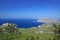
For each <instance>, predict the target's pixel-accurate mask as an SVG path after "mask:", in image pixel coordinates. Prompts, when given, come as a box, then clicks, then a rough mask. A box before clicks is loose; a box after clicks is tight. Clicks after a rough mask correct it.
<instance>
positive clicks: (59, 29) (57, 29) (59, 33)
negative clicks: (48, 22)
mask: <svg viewBox="0 0 60 40" xmlns="http://www.w3.org/2000/svg"><path fill="white" fill-rule="evenodd" d="M53 27H54V33H55V38H56V40H60V25H56V24H53Z"/></svg>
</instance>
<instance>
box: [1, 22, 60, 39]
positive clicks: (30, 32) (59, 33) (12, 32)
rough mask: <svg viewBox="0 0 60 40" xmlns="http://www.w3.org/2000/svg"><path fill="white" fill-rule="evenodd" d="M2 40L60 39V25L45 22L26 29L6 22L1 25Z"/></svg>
mask: <svg viewBox="0 0 60 40" xmlns="http://www.w3.org/2000/svg"><path fill="white" fill-rule="evenodd" d="M48 25H49V26H48ZM47 26H48V27H47ZM0 40H60V25H58V24H54V23H53V24H44V25H42V26H41V27H37V28H26V29H25V28H17V26H16V24H12V23H5V24H4V25H1V26H0Z"/></svg>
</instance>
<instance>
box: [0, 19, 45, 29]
mask: <svg viewBox="0 0 60 40" xmlns="http://www.w3.org/2000/svg"><path fill="white" fill-rule="evenodd" d="M36 20H37V19H0V25H2V24H3V23H15V24H16V25H17V27H18V28H31V27H38V25H42V24H44V23H43V22H36Z"/></svg>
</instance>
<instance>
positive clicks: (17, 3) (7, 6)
mask: <svg viewBox="0 0 60 40" xmlns="http://www.w3.org/2000/svg"><path fill="white" fill-rule="evenodd" d="M42 17H43V18H60V1H59V0H0V18H3V19H4V18H7V19H8V18H42Z"/></svg>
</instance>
